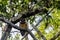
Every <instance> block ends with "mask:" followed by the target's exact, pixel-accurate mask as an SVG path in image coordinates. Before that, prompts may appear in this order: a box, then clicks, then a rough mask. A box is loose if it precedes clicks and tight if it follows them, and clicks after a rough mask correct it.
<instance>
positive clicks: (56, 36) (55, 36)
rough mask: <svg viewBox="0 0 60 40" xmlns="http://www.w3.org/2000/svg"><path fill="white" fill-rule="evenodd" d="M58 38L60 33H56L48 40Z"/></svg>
mask: <svg viewBox="0 0 60 40" xmlns="http://www.w3.org/2000/svg"><path fill="white" fill-rule="evenodd" d="M59 36H60V31H59V32H58V33H56V34H55V35H54V36H53V37H52V38H51V39H50V40H55V39H56V38H58V37H59Z"/></svg>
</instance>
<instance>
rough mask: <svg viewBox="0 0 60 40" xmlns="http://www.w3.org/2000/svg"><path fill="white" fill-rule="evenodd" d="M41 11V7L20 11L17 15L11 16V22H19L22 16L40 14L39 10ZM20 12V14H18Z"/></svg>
mask: <svg viewBox="0 0 60 40" xmlns="http://www.w3.org/2000/svg"><path fill="white" fill-rule="evenodd" d="M42 11H43V9H35V10H34V11H27V12H21V13H20V14H19V15H18V16H17V17H13V18H12V23H17V22H19V21H20V19H21V18H22V17H23V18H27V17H30V16H33V15H35V14H41V13H40V12H42ZM21 14H22V16H20V15H21Z"/></svg>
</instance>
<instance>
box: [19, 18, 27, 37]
mask: <svg viewBox="0 0 60 40" xmlns="http://www.w3.org/2000/svg"><path fill="white" fill-rule="evenodd" d="M19 26H20V28H23V29H26V28H27V23H26V22H25V20H24V19H22V20H21V21H20V24H19ZM20 32H21V35H22V36H24V35H25V34H26V31H22V30H20Z"/></svg>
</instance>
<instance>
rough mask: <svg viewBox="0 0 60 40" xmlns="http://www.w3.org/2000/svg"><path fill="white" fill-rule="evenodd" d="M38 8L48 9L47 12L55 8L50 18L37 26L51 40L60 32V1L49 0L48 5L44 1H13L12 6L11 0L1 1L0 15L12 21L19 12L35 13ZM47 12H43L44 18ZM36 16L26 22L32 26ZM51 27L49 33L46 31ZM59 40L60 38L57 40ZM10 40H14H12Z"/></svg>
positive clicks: (17, 37) (16, 37) (17, 36)
mask: <svg viewBox="0 0 60 40" xmlns="http://www.w3.org/2000/svg"><path fill="white" fill-rule="evenodd" d="M30 2H32V3H30ZM38 7H41V8H43V9H46V10H47V11H49V10H50V9H51V8H52V7H55V8H54V10H53V11H52V12H51V13H50V14H49V17H48V18H44V19H43V20H42V21H41V22H40V24H39V26H37V28H38V30H39V31H41V32H42V34H43V35H44V36H45V37H46V38H47V40H49V39H50V38H51V37H53V35H54V34H56V32H58V31H60V0H49V1H48V2H47V4H46V1H44V0H41V1H40V0H33V1H32V0H12V1H11V5H10V3H9V0H0V14H2V15H4V17H5V18H6V19H11V18H12V16H13V15H14V14H16V13H17V12H18V13H19V12H22V11H34V10H35V9H36V8H38ZM47 11H44V12H42V15H41V16H42V18H43V17H44V15H45V14H46V12H47ZM19 14H20V13H19ZM37 14H38V13H37ZM37 14H36V15H37ZM36 15H34V16H30V17H28V18H26V20H30V23H31V24H32V23H33V22H34V20H35V16H36ZM38 15H40V14H38ZM49 27H51V28H52V29H51V30H49V31H48V33H47V32H46V31H45V30H46V29H47V28H49ZM35 35H36V37H37V38H38V37H39V36H38V34H37V33H35ZM17 39H18V40H19V35H18V34H17V35H16V36H15V40H17ZM59 39H60V36H59V37H58V38H57V39H56V40H59ZM10 40H12V38H10Z"/></svg>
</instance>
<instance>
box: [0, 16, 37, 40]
mask: <svg viewBox="0 0 60 40" xmlns="http://www.w3.org/2000/svg"><path fill="white" fill-rule="evenodd" d="M0 21H3V22H5V23H7V24H8V25H10V27H14V28H16V29H18V30H23V31H27V32H28V33H29V34H30V35H31V36H32V37H33V39H34V40H37V39H36V38H35V36H34V35H33V34H32V32H31V31H30V30H29V29H23V28H19V27H18V26H16V25H14V24H13V23H11V22H10V21H7V20H5V19H4V18H2V17H0Z"/></svg>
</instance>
